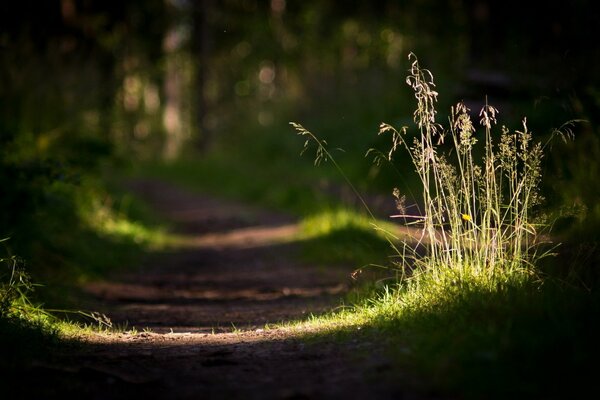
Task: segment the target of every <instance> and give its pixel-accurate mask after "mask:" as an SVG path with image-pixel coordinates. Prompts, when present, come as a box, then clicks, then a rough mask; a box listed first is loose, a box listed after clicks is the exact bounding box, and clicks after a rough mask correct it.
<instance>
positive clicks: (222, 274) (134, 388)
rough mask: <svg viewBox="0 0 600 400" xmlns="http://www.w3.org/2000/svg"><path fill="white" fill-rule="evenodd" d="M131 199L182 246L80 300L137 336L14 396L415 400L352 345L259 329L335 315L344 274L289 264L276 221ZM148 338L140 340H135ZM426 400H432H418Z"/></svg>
mask: <svg viewBox="0 0 600 400" xmlns="http://www.w3.org/2000/svg"><path fill="white" fill-rule="evenodd" d="M129 187H130V188H131V190H132V191H133V192H134V193H135V194H136V195H137V196H140V197H141V198H143V199H144V200H145V201H146V202H148V203H149V204H150V205H151V206H152V207H153V208H154V209H156V211H157V212H158V213H160V214H162V215H163V216H165V217H166V218H167V219H169V220H171V221H172V222H173V224H174V226H175V228H176V229H177V231H178V232H179V233H182V234H185V235H187V238H188V239H186V241H185V243H186V244H185V246H184V247H183V248H180V249H176V250H171V251H168V252H164V253H161V254H153V255H149V256H148V257H147V258H146V260H145V261H144V262H143V263H142V265H140V267H139V268H137V269H135V270H133V271H131V270H130V272H129V273H127V274H126V275H120V276H118V277H115V279H113V280H109V281H105V282H95V283H91V284H88V285H87V286H86V287H85V288H84V290H85V291H87V292H88V294H89V295H90V296H92V297H93V298H94V299H95V301H96V309H97V310H98V311H101V312H104V313H106V314H107V315H108V316H110V318H111V319H112V321H113V322H114V323H116V324H119V325H120V326H127V327H129V328H131V327H135V328H136V329H137V330H138V334H136V335H132V334H118V335H117V334H114V335H110V336H106V335H98V336H97V337H92V338H89V339H88V341H87V342H85V343H83V344H80V345H77V346H75V347H74V348H73V349H71V350H69V351H65V352H64V353H61V354H56V355H54V356H53V357H51V358H50V359H51V360H52V361H44V362H39V363H36V364H35V365H34V366H33V367H32V371H29V375H30V376H33V375H35V376H36V377H38V378H36V379H37V380H36V381H35V384H32V385H30V386H28V387H26V388H24V391H21V392H20V393H23V394H26V395H27V396H29V397H37V396H40V398H52V397H59V396H64V395H65V393H70V394H71V395H76V396H78V397H79V398H88V399H89V398H91V399H105V398H143V397H147V398H165V399H212V398H215V399H237V398H244V399H246V398H249V399H271V398H272V399H318V398H345V399H367V398H368V399H371V398H381V399H388V398H389V399H396V398H422V395H418V396H417V395H415V394H414V393H413V392H412V391H411V390H409V388H408V385H407V382H409V379H408V378H407V377H406V376H404V374H403V373H402V371H399V370H398V368H397V367H394V366H393V365H392V363H391V362H390V360H389V359H388V358H387V357H386V351H387V349H386V348H385V346H382V345H381V344H380V343H373V342H370V341H369V340H367V339H365V338H364V336H359V335H357V337H356V338H355V339H351V340H345V341H339V340H335V339H334V338H331V339H324V340H323V341H320V342H318V343H305V342H304V341H302V340H301V339H300V338H299V337H298V335H297V333H294V332H293V331H292V330H289V329H284V328H269V327H268V326H267V327H265V324H268V323H276V322H280V321H287V320H293V319H297V318H302V317H304V316H306V315H307V314H310V313H319V312H323V311H326V310H330V309H332V308H335V307H336V306H338V305H339V304H340V298H341V296H342V294H343V293H344V292H345V291H346V290H348V288H349V286H350V285H351V279H350V272H351V269H350V268H340V267H331V268H323V267H317V266H311V265H306V264H305V263H302V262H300V261H298V260H299V259H300V258H299V257H298V256H297V253H298V249H299V244H298V243H296V242H295V241H294V240H295V234H296V232H297V230H298V227H297V225H296V223H295V221H294V220H293V219H292V218H290V217H289V216H286V215H281V214H278V213H274V212H267V211H265V210H260V209H256V208H253V207H249V206H247V205H243V204H237V203H234V202H228V201H222V200H218V199H214V198H211V197H209V196H205V195H201V194H195V193H191V192H188V191H186V190H182V189H181V188H178V187H176V186H173V185H170V184H167V183H164V182H159V181H155V180H144V181H142V180H137V181H133V182H130V183H129ZM145 328H148V330H149V331H145V330H144V329H145ZM427 397H431V396H427Z"/></svg>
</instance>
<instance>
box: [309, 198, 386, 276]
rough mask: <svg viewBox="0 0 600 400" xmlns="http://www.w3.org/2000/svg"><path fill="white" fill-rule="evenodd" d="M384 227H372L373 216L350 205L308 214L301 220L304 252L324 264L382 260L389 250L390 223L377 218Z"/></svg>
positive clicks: (358, 264) (355, 264)
mask: <svg viewBox="0 0 600 400" xmlns="http://www.w3.org/2000/svg"><path fill="white" fill-rule="evenodd" d="M379 222H380V224H381V225H382V226H386V228H387V231H385V232H384V231H383V230H381V229H380V230H375V229H374V227H375V225H374V222H373V220H372V218H370V217H369V216H368V215H366V214H364V213H360V212H357V211H355V210H352V209H346V208H339V209H333V210H329V211H327V210H326V211H322V212H320V213H317V214H313V215H310V216H307V217H305V218H303V219H302V222H301V234H300V235H301V237H300V239H302V241H303V248H304V252H303V253H304V256H305V257H306V258H307V259H309V260H310V261H312V262H319V263H323V264H332V263H334V264H335V263H337V264H350V265H351V266H352V267H354V268H356V267H360V266H365V265H368V264H372V263H374V262H375V261H378V262H380V263H384V262H385V261H386V259H387V256H388V253H390V252H391V249H390V246H389V242H388V240H389V235H390V234H389V233H388V232H391V231H393V229H394V228H393V227H392V226H389V225H390V224H387V225H386V224H385V223H384V222H383V221H379Z"/></svg>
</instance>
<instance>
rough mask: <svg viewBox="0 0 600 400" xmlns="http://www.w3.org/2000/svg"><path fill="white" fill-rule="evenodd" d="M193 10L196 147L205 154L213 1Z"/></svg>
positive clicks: (209, 136) (209, 135)
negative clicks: (206, 88)
mask: <svg viewBox="0 0 600 400" xmlns="http://www.w3.org/2000/svg"><path fill="white" fill-rule="evenodd" d="M192 7H193V9H192V16H193V21H192V24H193V36H192V51H193V52H194V56H195V57H194V58H195V67H196V68H195V69H196V71H195V74H194V75H195V83H196V85H195V86H196V87H195V90H194V96H195V110H194V115H195V122H196V130H197V139H196V147H197V148H198V149H199V150H200V151H201V152H205V151H207V150H208V148H209V147H210V145H211V142H212V132H210V130H209V128H208V127H207V124H206V116H207V114H208V102H207V100H206V95H205V85H206V80H207V79H208V65H209V62H210V53H211V49H212V35H211V26H210V23H211V17H212V13H213V9H214V1H213V0H201V1H194V2H193V6H192Z"/></svg>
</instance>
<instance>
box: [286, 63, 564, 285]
mask: <svg viewBox="0 0 600 400" xmlns="http://www.w3.org/2000/svg"><path fill="white" fill-rule="evenodd" d="M409 58H410V59H411V61H412V64H411V68H410V74H409V76H408V77H407V83H408V85H410V87H411V88H412V89H413V91H414V94H415V97H416V100H417V108H416V110H415V112H414V122H415V124H416V125H417V127H418V130H419V135H418V136H416V137H412V140H411V136H410V135H409V134H408V127H406V126H405V127H402V128H401V129H400V130H398V129H396V128H394V127H393V126H391V125H389V124H386V123H382V124H381V126H380V130H379V134H380V135H384V134H389V135H391V138H392V146H391V149H390V150H389V152H387V154H385V157H386V158H387V160H388V161H390V162H391V161H392V159H393V158H394V156H395V155H396V153H397V152H398V151H399V150H400V149H402V148H403V149H404V150H405V154H407V155H408V156H409V157H410V159H411V161H412V164H413V165H414V168H415V171H416V173H417V175H418V177H419V180H420V182H421V187H422V192H421V199H420V200H418V201H417V202H418V203H419V204H421V205H422V206H421V207H417V208H418V209H417V211H416V212H412V213H410V212H407V209H406V207H405V204H404V203H405V199H406V198H405V196H403V195H401V193H400V191H399V190H398V189H395V190H394V195H395V196H396V200H397V205H398V211H399V213H398V214H397V215H393V216H392V217H393V218H398V219H402V220H403V221H404V222H405V223H406V224H407V225H413V226H416V227H419V228H420V231H421V236H420V237H419V238H418V240H417V241H416V243H415V242H414V241H412V240H411V241H405V242H402V243H401V244H400V245H397V244H395V243H393V241H392V240H390V243H391V244H392V245H393V246H394V248H396V250H397V252H398V256H399V257H398V259H399V261H398V262H397V266H398V267H399V268H400V269H401V270H402V271H403V276H405V277H408V279H406V280H405V282H406V283H407V284H409V285H416V286H420V285H421V283H423V282H424V280H427V281H428V282H429V284H434V285H437V284H439V285H441V286H442V287H448V286H461V287H462V286H464V285H465V284H471V283H472V284H475V285H482V287H486V288H488V289H491V290H495V289H497V288H498V287H501V286H503V285H505V284H506V283H507V282H508V281H509V280H510V281H515V280H519V279H524V280H529V279H530V278H532V277H533V276H534V274H535V273H534V268H533V266H534V265H535V264H536V262H537V261H538V260H539V259H540V258H542V257H545V256H547V255H549V254H550V251H549V250H547V247H544V246H542V245H543V244H545V242H546V241H545V240H544V238H545V236H544V235H543V233H544V230H545V228H546V225H544V224H543V223H542V222H543V219H542V218H541V217H540V215H536V214H535V211H536V207H537V206H539V205H540V203H541V201H542V197H541V195H540V193H539V183H540V179H541V161H542V157H543V150H544V145H542V144H541V143H534V142H533V140H532V134H531V132H530V131H529V129H528V127H527V120H526V119H523V125H522V128H521V129H520V130H515V131H510V130H509V129H508V128H506V127H504V126H503V127H502V129H501V131H500V133H499V135H498V136H497V137H498V139H495V138H494V136H495V133H494V132H493V127H494V125H496V123H497V121H496V116H497V114H498V110H497V109H496V108H494V107H493V106H491V105H489V104H485V106H484V107H483V108H482V109H481V111H480V112H479V118H480V121H479V122H480V125H481V127H482V129H483V132H482V133H481V132H477V127H476V124H475V123H474V122H473V120H472V117H471V115H470V110H469V109H468V108H467V107H466V106H465V105H464V104H463V103H458V104H457V105H456V106H454V107H452V109H451V113H450V117H449V121H448V122H449V123H448V127H447V128H446V129H444V127H443V126H442V125H441V124H439V123H437V122H436V114H437V111H436V108H435V105H436V102H437V97H438V93H437V92H436V91H435V90H434V89H435V84H434V81H433V75H432V74H431V72H430V71H428V70H426V69H423V68H421V67H420V66H419V63H418V60H417V58H416V56H414V54H411V55H410V56H409ZM292 126H294V127H295V128H296V130H297V131H298V134H300V135H302V136H304V137H306V139H307V141H306V142H305V149H306V148H307V147H308V146H309V145H310V144H311V143H314V144H316V149H317V150H316V159H315V164H318V163H320V162H321V161H324V160H328V159H330V160H332V162H334V163H335V160H333V159H332V156H331V154H330V153H329V151H328V150H327V148H326V145H327V144H326V143H325V142H324V141H322V140H320V139H318V138H317V137H316V136H315V135H313V134H312V133H311V132H309V131H308V130H306V129H305V128H304V127H302V126H301V125H299V124H295V123H292ZM556 133H557V134H561V135H563V137H566V134H565V133H563V132H561V131H556ZM446 142H449V146H448V143H446ZM479 142H483V151H482V152H481V151H478V149H477V144H478V143H479ZM371 152H373V150H370V151H369V153H371ZM369 153H368V154H369ZM335 165H336V166H337V164H335ZM342 173H343V172H342ZM352 188H353V190H355V189H354V187H353V186H352ZM355 192H356V190H355ZM356 193H357V194H358V192H356ZM363 204H364V202H363ZM365 207H367V206H366V204H365ZM367 208H368V207H367ZM369 213H370V212H369ZM544 248H545V249H546V250H542V249H544ZM424 274H426V275H427V277H425V276H424ZM409 275H410V277H409ZM415 293H419V291H418V290H417V291H416V292H415Z"/></svg>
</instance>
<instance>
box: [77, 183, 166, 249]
mask: <svg viewBox="0 0 600 400" xmlns="http://www.w3.org/2000/svg"><path fill="white" fill-rule="evenodd" d="M122 201H123V200H122ZM80 215H81V219H82V221H84V223H86V224H87V226H89V227H90V228H91V229H92V230H94V231H95V232H97V233H98V234H99V235H103V236H108V237H111V238H114V239H116V240H118V241H124V242H132V243H135V244H137V245H142V246H144V247H146V248H148V249H150V250H158V249H161V248H164V247H165V246H166V245H168V244H170V243H173V242H174V241H176V238H175V237H173V235H170V234H169V233H168V231H167V229H166V228H165V227H162V226H150V225H148V224H146V223H143V222H141V221H136V220H133V219H132V218H131V217H130V216H129V215H127V213H126V212H125V211H123V210H119V209H116V208H115V201H114V200H113V198H112V197H111V196H110V195H105V196H102V197H100V196H94V197H92V198H90V199H89V200H88V201H86V202H84V203H83V204H82V205H81V207H80Z"/></svg>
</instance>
